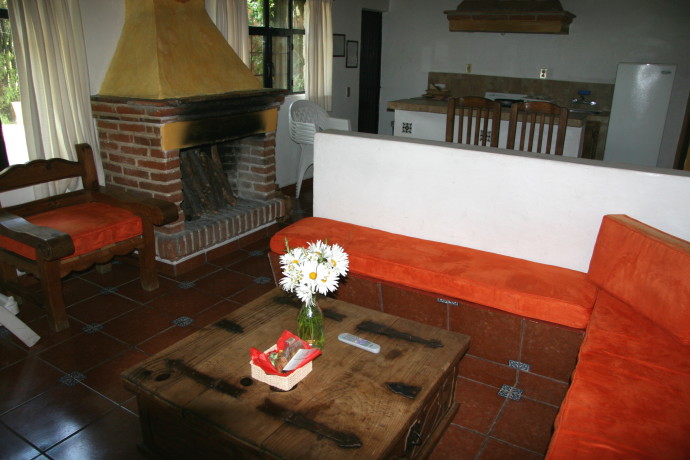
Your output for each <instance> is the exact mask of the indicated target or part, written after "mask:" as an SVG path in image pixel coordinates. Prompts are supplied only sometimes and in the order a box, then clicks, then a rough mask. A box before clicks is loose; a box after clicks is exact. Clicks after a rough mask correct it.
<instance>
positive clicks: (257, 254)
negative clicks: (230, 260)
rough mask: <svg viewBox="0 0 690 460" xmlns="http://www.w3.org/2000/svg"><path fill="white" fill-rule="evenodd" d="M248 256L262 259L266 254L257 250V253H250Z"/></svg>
mask: <svg viewBox="0 0 690 460" xmlns="http://www.w3.org/2000/svg"><path fill="white" fill-rule="evenodd" d="M249 255H250V256H251V257H263V256H265V255H266V253H265V252H263V251H258V250H257V251H251V252H250V253H249Z"/></svg>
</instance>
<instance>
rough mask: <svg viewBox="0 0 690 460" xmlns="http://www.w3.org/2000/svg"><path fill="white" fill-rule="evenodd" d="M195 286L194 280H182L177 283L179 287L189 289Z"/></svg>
mask: <svg viewBox="0 0 690 460" xmlns="http://www.w3.org/2000/svg"><path fill="white" fill-rule="evenodd" d="M194 286H196V283H195V282H194V281H183V282H181V283H179V284H178V285H177V287H179V288H180V289H191V288H193V287H194Z"/></svg>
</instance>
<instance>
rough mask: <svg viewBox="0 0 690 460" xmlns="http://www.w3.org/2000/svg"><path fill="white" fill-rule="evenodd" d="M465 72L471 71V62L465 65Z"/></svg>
mask: <svg viewBox="0 0 690 460" xmlns="http://www.w3.org/2000/svg"><path fill="white" fill-rule="evenodd" d="M465 73H472V64H466V65H465Z"/></svg>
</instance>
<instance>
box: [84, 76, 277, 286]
mask: <svg viewBox="0 0 690 460" xmlns="http://www.w3.org/2000/svg"><path fill="white" fill-rule="evenodd" d="M284 97H285V91H283V90H272V89H259V90H249V91H236V92H230V93H225V94H216V95H211V96H197V97H185V98H170V99H162V100H154V99H138V98H127V97H114V96H100V95H99V96H93V97H92V110H93V115H94V117H95V119H96V121H97V129H98V134H99V144H100V154H101V159H102V162H103V171H104V174H105V182H106V185H107V186H109V187H115V188H119V189H122V190H125V191H136V192H139V193H144V194H146V195H148V196H152V197H156V198H160V199H165V200H168V201H171V202H173V203H175V204H176V205H178V208H179V206H180V204H181V202H182V201H183V186H182V173H181V171H180V152H181V151H183V150H185V149H189V148H192V147H199V146H211V145H216V146H220V147H219V148H218V150H219V151H221V152H225V154H224V155H223V156H224V157H226V161H225V163H226V165H227V166H226V167H225V168H224V169H225V172H226V174H227V177H228V181H229V183H230V185H231V187H232V190H233V194H234V195H235V197H236V198H237V203H236V204H235V206H232V207H229V208H227V209H222V210H218V211H216V212H213V213H209V214H207V215H204V216H202V217H201V218H200V219H196V220H192V221H188V220H185V216H184V215H183V213H182V211H181V210H180V215H179V218H178V220H177V221H176V222H174V223H172V224H169V225H166V226H164V227H161V228H159V229H157V230H156V252H157V255H158V258H159V261H160V262H161V265H162V267H161V269H162V270H163V271H164V272H169V273H171V274H179V273H184V272H185V271H188V270H190V269H192V268H194V267H196V266H198V265H200V264H201V263H204V262H205V261H206V260H207V258H208V254H209V253H210V252H214V253H215V254H217V253H219V252H222V248H223V247H225V246H228V245H229V244H230V243H232V242H233V241H235V240H238V239H240V238H242V237H243V236H245V235H248V234H251V233H253V232H256V231H259V230H261V229H263V228H266V227H268V226H271V225H272V224H274V223H275V222H276V221H277V220H279V219H281V218H283V217H284V216H285V215H286V212H287V211H286V199H285V198H284V197H283V196H282V195H281V194H280V193H279V192H278V190H277V186H276V183H275V131H276V126H277V117H278V108H279V106H280V104H281V103H282V102H283V100H284ZM227 152H230V158H229V159H228V158H227V156H228V153H227Z"/></svg>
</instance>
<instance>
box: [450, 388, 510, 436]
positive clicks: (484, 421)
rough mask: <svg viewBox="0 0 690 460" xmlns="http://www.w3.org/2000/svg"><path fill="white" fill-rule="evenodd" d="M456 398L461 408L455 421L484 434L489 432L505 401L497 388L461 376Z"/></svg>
mask: <svg viewBox="0 0 690 460" xmlns="http://www.w3.org/2000/svg"><path fill="white" fill-rule="evenodd" d="M455 400H456V401H457V402H458V403H460V409H459V410H458V413H457V414H456V416H455V418H454V419H453V423H454V424H456V425H460V426H462V427H465V428H469V429H470V430H474V431H477V432H479V433H482V434H488V433H489V430H490V429H491V427H492V425H493V423H494V420H495V419H496V416H497V415H498V413H499V411H500V410H501V408H502V407H503V405H504V403H505V401H506V400H505V398H502V397H500V396H498V391H497V390H496V388H494V387H491V386H487V385H483V384H481V383H477V382H472V381H470V380H467V379H464V378H459V379H458V382H457V387H456V390H455Z"/></svg>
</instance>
